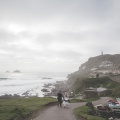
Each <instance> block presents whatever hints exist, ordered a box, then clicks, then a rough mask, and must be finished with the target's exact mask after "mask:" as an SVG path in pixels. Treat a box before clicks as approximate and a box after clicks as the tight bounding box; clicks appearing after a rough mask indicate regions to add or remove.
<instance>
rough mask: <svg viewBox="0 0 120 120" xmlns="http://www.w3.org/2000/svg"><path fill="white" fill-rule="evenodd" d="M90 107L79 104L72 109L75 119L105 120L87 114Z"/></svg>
mask: <svg viewBox="0 0 120 120" xmlns="http://www.w3.org/2000/svg"><path fill="white" fill-rule="evenodd" d="M89 111H90V108H89V107H88V106H81V107H78V108H76V109H74V114H75V116H76V118H77V120H106V119H104V118H101V117H97V116H92V115H89Z"/></svg>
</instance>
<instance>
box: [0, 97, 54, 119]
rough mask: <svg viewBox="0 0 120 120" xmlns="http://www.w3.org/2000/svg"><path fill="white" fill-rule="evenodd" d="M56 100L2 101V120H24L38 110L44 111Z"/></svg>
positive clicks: (33, 98)
mask: <svg viewBox="0 0 120 120" xmlns="http://www.w3.org/2000/svg"><path fill="white" fill-rule="evenodd" d="M55 101H56V99H54V98H37V97H32V98H21V99H0V120H24V119H25V118H26V117H27V116H29V115H30V114H32V113H33V112H35V111H37V110H42V109H43V108H44V106H45V105H46V104H48V103H50V102H55Z"/></svg>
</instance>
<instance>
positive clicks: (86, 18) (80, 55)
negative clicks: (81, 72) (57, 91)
mask: <svg viewBox="0 0 120 120" xmlns="http://www.w3.org/2000/svg"><path fill="white" fill-rule="evenodd" d="M119 5H120V1H119V0H115V1H113V0H105V1H103V0H91V1H90V0H86V1H85V0H74V1H73V0H61V1H56V0H50V1H49V0H44V1H43V0H34V1H33V0H25V1H23V0H17V1H16V0H11V1H9V0H7V1H0V18H1V19H0V59H1V61H2V62H1V63H0V65H1V70H6V69H9V68H10V69H15V68H16V69H17V68H19V69H22V70H23V71H24V70H26V71H27V70H38V71H56V70H57V71H63V70H64V71H75V70H77V69H78V68H79V66H80V64H82V63H83V62H85V61H86V60H87V59H88V58H89V57H91V56H96V55H99V54H100V53H101V51H103V52H104V53H106V54H116V53H118V51H120V48H119V43H120V42H119V38H120V34H119V31H120V24H119V21H120V14H119V11H120V8H119Z"/></svg>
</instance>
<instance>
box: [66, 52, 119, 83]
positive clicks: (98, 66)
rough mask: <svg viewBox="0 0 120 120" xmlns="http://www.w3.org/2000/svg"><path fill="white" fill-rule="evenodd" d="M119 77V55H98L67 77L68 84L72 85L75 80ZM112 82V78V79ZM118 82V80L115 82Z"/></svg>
mask: <svg viewBox="0 0 120 120" xmlns="http://www.w3.org/2000/svg"><path fill="white" fill-rule="evenodd" d="M97 74H99V75H101V76H111V75H113V76H114V75H117V76H118V77H119V75H120V54H115V55H110V54H106V55H100V56H95V57H91V58H89V59H88V61H86V62H85V63H83V64H81V66H80V67H79V70H78V71H76V72H74V73H71V74H69V75H68V83H69V84H73V83H74V81H75V80H76V79H78V78H79V79H81V78H82V79H83V78H84V77H96V75H97ZM113 80H114V77H113ZM117 81H118V82H120V80H117Z"/></svg>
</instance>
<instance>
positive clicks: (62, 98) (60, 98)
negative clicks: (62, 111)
mask: <svg viewBox="0 0 120 120" xmlns="http://www.w3.org/2000/svg"><path fill="white" fill-rule="evenodd" d="M57 99H58V107H59V106H60V107H62V102H63V100H64V101H68V102H69V95H68V93H67V92H65V94H64V96H63V95H62V93H61V90H60V91H59V92H58V94H57Z"/></svg>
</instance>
